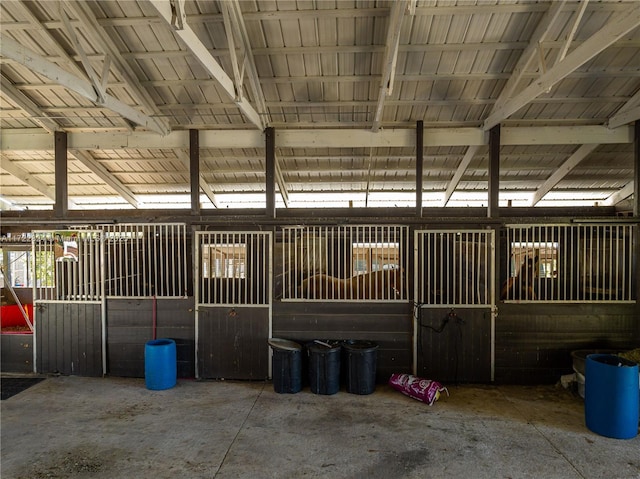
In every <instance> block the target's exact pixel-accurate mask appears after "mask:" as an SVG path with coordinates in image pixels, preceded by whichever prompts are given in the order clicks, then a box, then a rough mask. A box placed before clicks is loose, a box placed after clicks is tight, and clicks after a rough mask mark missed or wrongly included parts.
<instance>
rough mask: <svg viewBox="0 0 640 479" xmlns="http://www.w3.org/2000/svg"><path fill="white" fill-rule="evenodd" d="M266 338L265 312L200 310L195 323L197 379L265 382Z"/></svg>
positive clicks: (223, 308) (238, 308)
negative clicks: (196, 328)
mask: <svg viewBox="0 0 640 479" xmlns="http://www.w3.org/2000/svg"><path fill="white" fill-rule="evenodd" d="M268 337H269V310H268V309H267V308H256V307H242V306H219V307H212V308H201V310H200V311H199V319H198V374H199V377H200V378H204V379H248V380H264V379H266V378H267V377H269V368H268V360H269V346H268V344H267V338H268Z"/></svg>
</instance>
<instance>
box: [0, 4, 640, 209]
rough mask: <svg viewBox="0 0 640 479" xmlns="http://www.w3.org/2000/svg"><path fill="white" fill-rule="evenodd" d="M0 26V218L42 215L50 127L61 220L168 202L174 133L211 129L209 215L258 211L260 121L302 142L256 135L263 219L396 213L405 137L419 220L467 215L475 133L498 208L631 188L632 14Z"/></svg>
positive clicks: (33, 18)
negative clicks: (355, 210) (59, 151)
mask: <svg viewBox="0 0 640 479" xmlns="http://www.w3.org/2000/svg"><path fill="white" fill-rule="evenodd" d="M172 8H173V14H174V15H173V19H172ZM183 9H184V10H183ZM181 12H184V24H183V25H180V23H179V20H180V19H181V18H183V16H182V15H181ZM0 14H1V23H0V33H1V35H2V36H1V39H0V40H1V44H0V45H1V52H0V54H1V55H0V67H1V69H2V71H1V76H2V85H1V89H0V91H1V94H0V101H1V104H0V107H1V109H2V110H1V113H2V116H1V123H0V124H1V127H2V164H1V167H2V171H1V174H0V181H1V187H2V193H1V196H2V198H3V199H4V200H5V201H4V203H5V207H6V204H11V205H15V207H29V208H50V207H51V205H52V203H53V197H52V191H54V186H55V181H54V179H55V178H54V154H53V135H52V134H51V133H52V132H53V131H56V130H63V131H66V132H68V138H69V149H70V161H69V173H68V182H69V187H68V191H69V197H70V200H71V201H72V202H73V205H72V206H71V207H72V208H109V207H119V208H135V207H150V206H158V207H167V206H168V205H170V206H182V207H188V205H189V161H188V158H189V156H188V139H185V138H188V137H187V136H185V135H181V134H180V132H182V131H184V130H189V129H198V130H201V133H202V134H204V133H205V132H207V133H210V132H214V133H215V132H218V133H219V134H217V135H216V136H212V137H211V139H210V140H207V141H204V142H203V143H204V146H203V147H202V150H201V176H202V178H203V179H204V182H205V183H206V185H208V187H209V188H210V190H211V194H213V195H215V202H216V204H217V207H232V208H233V207H236V206H241V207H246V206H264V203H265V201H264V192H265V160H264V157H265V151H264V144H263V141H262V142H260V141H255V139H254V138H255V137H254V136H247V135H248V134H249V133H251V132H255V131H257V132H260V131H261V130H262V129H263V128H264V127H267V126H270V127H274V128H275V129H276V131H277V132H278V133H279V134H280V133H287V132H290V134H291V135H295V134H296V132H297V133H299V134H300V136H299V138H308V139H309V140H308V145H306V146H303V145H304V141H302V143H303V144H300V143H301V142H300V141H298V142H296V141H293V140H291V141H293V144H295V146H292V144H291V143H288V142H287V141H286V138H289V137H286V135H285V134H282V135H281V136H277V137H276V138H277V140H276V156H277V161H278V178H279V182H278V189H279V191H280V192H281V193H283V195H282V196H281V197H279V200H278V201H279V203H278V205H279V206H282V207H284V206H285V205H286V206H289V207H295V206H317V205H319V206H322V205H331V206H336V205H337V206H348V205H349V204H350V203H349V202H351V204H352V205H354V206H363V205H364V204H367V205H369V206H378V205H384V204H392V205H393V204H397V205H402V206H407V205H412V204H413V203H412V202H413V201H414V200H415V184H416V178H415V165H416V160H415V157H416V149H415V138H414V137H415V133H414V131H413V130H415V128H416V125H417V122H418V121H422V122H423V125H424V128H425V135H426V138H425V149H424V188H425V206H429V205H435V206H440V205H442V204H445V203H446V204H447V205H453V206H458V205H468V204H469V205H479V204H486V201H487V193H486V191H487V179H488V173H487V156H488V148H487V141H486V136H487V135H486V132H487V131H488V129H489V128H491V127H492V126H493V125H494V124H500V125H501V128H502V129H503V130H505V134H503V137H508V138H512V139H511V140H507V141H505V144H504V145H503V146H502V148H501V165H500V166H501V187H500V188H501V191H500V200H501V202H502V203H503V204H506V203H507V201H509V200H511V201H512V202H513V204H514V205H530V204H539V205H553V204H560V202H559V199H562V198H568V199H570V200H571V201H570V202H569V203H570V204H575V205H578V204H593V203H594V202H599V203H603V204H607V203H608V204H619V203H620V202H621V201H624V200H625V199H626V198H628V196H629V195H630V194H632V193H633V189H632V188H631V190H630V187H629V185H632V184H633V181H632V180H633V168H634V165H633V161H634V159H633V148H632V144H631V140H632V130H631V126H630V125H631V123H632V122H634V121H636V120H637V119H638V118H640V107H639V106H638V105H639V104H640V29H638V26H639V25H640V5H639V4H638V3H637V2H634V1H597V0H591V1H588V2H587V1H586V0H585V1H581V2H579V1H567V2H560V1H557V2H549V1H530V0H527V1H518V0H512V1H506V0H504V1H503V0H493V1H485V0H470V1H461V0H452V1H444V0H428V1H427V0H417V1H415V0H414V1H409V0H398V1H366V0H358V1H347V0H339V1H329V0H308V1H302V0H300V1H264V0H252V1H243V0H240V1H236V0H225V1H191V0H186V1H179V0H175V1H173V0H172V1H169V0H148V1H147V0H144V1H111V0H104V1H83V2H66V1H64V2H57V1H51V2H30V1H8V2H2V3H1V4H0ZM172 22H173V24H172ZM546 127H553V128H551V129H549V128H546ZM349 130H351V131H353V133H354V134H353V135H350V134H349V133H348V131H349ZM506 130H509V131H506ZM345 131H347V133H346V134H345ZM362 131H366V132H369V133H371V135H370V136H366V135H364V136H363V135H362V134H361V132H362ZM384 132H387V133H390V134H391V136H390V138H392V139H391V143H385V142H386V140H381V139H380V137H381V136H382V134H383V133H384ZM565 132H566V135H565ZM429 135H431V136H429ZM291 138H293V136H291ZM369 138H371V139H369ZM385 138H386V137H385ZM465 138H481V139H482V138H484V139H482V140H481V141H475V140H474V141H468V142H467V143H466V144H465ZM564 138H569V139H567V140H565V139H564ZM278 139H281V142H279V141H278ZM583 145H593V146H592V147H587V148H585V147H584V146H583ZM585 152H586V153H585ZM461 165H462V166H461ZM458 170H461V171H458ZM563 170H566V172H565V173H564V174H562V175H558V173H557V172H558V171H563ZM456 173H458V174H457V175H456ZM452 182H453V183H452ZM114 185H115V186H114ZM209 196H211V195H209ZM127 198H128V199H127ZM284 198H287V199H288V201H287V202H286V203H285V202H284V201H283V199H284ZM202 200H203V207H205V208H207V207H214V205H213V202H212V200H211V199H210V198H207V196H205V195H204V194H203V196H202ZM569 203H563V204H569ZM623 204H624V203H623Z"/></svg>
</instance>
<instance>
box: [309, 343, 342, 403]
mask: <svg viewBox="0 0 640 479" xmlns="http://www.w3.org/2000/svg"><path fill="white" fill-rule="evenodd" d="M340 349H341V348H340V343H339V342H337V341H319V340H316V341H314V342H312V343H309V344H307V354H308V355H309V387H310V388H311V392H312V393H314V394H327V395H329V394H335V393H337V392H338V391H339V390H340Z"/></svg>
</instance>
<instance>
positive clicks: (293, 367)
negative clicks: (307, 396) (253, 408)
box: [268, 338, 302, 394]
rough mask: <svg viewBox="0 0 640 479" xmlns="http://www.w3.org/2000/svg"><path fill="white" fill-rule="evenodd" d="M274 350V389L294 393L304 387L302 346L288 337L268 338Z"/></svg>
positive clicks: (282, 392) (281, 392) (278, 391)
mask: <svg viewBox="0 0 640 479" xmlns="http://www.w3.org/2000/svg"><path fill="white" fill-rule="evenodd" d="M268 342H269V346H271V349H272V350H273V361H272V374H271V375H272V377H273V390H274V391H275V392H277V393H280V394H292V393H297V392H300V390H301V389H302V346H301V345H300V344H298V343H296V342H294V341H289V340H287V339H279V338H271V339H269V340H268Z"/></svg>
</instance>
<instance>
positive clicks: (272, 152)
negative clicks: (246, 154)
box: [264, 127, 276, 218]
mask: <svg viewBox="0 0 640 479" xmlns="http://www.w3.org/2000/svg"><path fill="white" fill-rule="evenodd" d="M264 135H265V168H266V171H265V174H266V180H265V181H266V185H265V186H266V193H265V194H266V211H265V214H266V216H267V218H275V217H276V144H275V139H276V134H275V130H274V129H273V128H272V127H267V128H266V129H265V131H264Z"/></svg>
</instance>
